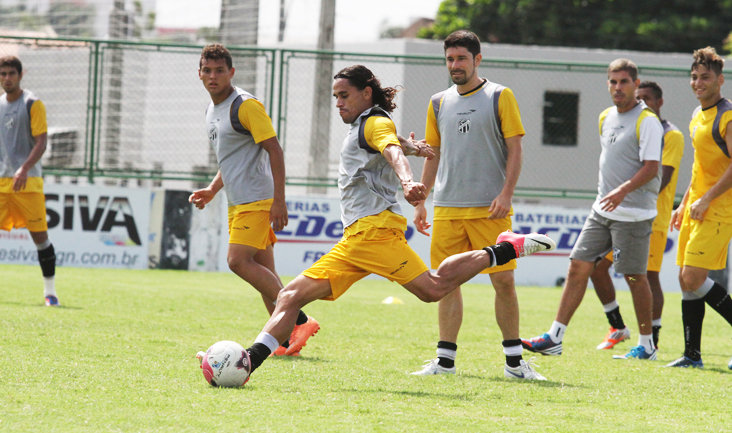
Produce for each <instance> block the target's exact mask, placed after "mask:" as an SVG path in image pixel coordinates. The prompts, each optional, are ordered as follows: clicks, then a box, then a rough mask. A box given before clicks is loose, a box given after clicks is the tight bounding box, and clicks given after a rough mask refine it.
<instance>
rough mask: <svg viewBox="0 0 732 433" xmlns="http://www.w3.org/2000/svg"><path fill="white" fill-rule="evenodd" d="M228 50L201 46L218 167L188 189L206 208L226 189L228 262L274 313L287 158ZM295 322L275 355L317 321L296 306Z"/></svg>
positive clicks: (291, 347)
mask: <svg viewBox="0 0 732 433" xmlns="http://www.w3.org/2000/svg"><path fill="white" fill-rule="evenodd" d="M234 73H235V69H234V67H233V63H232V59H231V54H230V53H229V51H228V50H227V49H226V48H225V47H224V46H223V45H220V44H211V45H207V46H206V47H204V49H203V52H202V53H201V59H200V63H199V70H198V75H199V77H200V79H201V81H202V82H203V85H204V87H205V88H206V90H208V92H209V94H210V95H211V103H210V104H209V106H208V108H207V109H206V128H207V133H208V138H209V142H210V144H211V147H213V149H214V151H215V152H216V159H217V161H218V164H219V172H218V173H217V174H216V177H215V178H214V180H213V181H212V182H211V184H210V185H209V186H208V187H206V188H204V189H200V190H198V191H194V192H193V194H191V196H190V198H189V201H190V202H191V203H193V204H195V205H196V207H198V208H199V209H203V208H204V207H205V206H206V204H207V203H209V202H210V201H211V200H212V199H213V198H214V196H215V195H216V193H217V192H218V191H219V190H221V188H224V190H225V191H226V199H227V200H228V204H229V251H228V255H227V261H228V263H229V268H230V269H231V270H232V271H233V272H234V273H235V274H237V275H238V276H239V277H241V278H242V279H243V280H244V281H246V282H248V283H249V284H251V285H252V286H253V287H254V288H255V289H257V291H259V293H261V295H262V300H263V301H264V305H265V307H266V308H267V311H268V312H269V313H270V314H272V312H273V311H274V304H275V301H276V300H277V296H278V294H279V293H280V290H281V289H282V287H283V285H282V281H281V280H280V277H279V275H277V271H276V270H275V263H274V250H273V248H274V243H275V242H277V237H276V236H275V233H274V232H275V231H280V230H282V229H283V228H284V227H285V226H286V225H287V204H286V203H285V160H284V156H283V153H282V147H281V146H280V143H279V141H278V140H277V135H276V134H275V131H274V128H273V127H272V120H271V119H270V118H269V116H268V115H267V113H266V112H265V110H264V106H263V105H262V103H261V102H259V101H257V100H256V99H255V98H254V96H252V95H251V94H249V93H247V92H245V91H244V90H242V89H240V88H238V87H234V86H233V85H232V84H231V80H232V78H233V77H234ZM296 324H297V326H296V328H295V329H294V331H293V333H292V335H291V336H290V338H289V339H287V340H285V341H284V342H283V346H282V347H279V348H278V349H277V351H275V352H274V354H275V355H288V356H299V354H300V349H302V347H303V346H305V344H306V342H307V340H308V338H310V337H311V336H312V335H314V334H315V333H316V332H318V329H320V325H319V324H318V322H317V321H316V320H315V319H313V318H312V317H308V316H307V315H306V314H305V313H304V312H302V311H300V312H299V314H298V317H297V322H296Z"/></svg>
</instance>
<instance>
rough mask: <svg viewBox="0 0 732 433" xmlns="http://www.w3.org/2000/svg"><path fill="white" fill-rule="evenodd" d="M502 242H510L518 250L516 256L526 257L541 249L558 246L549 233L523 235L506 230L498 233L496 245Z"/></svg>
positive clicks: (547, 249) (549, 249)
mask: <svg viewBox="0 0 732 433" xmlns="http://www.w3.org/2000/svg"><path fill="white" fill-rule="evenodd" d="M501 242H508V243H509V244H511V246H512V247H513V248H514V249H515V250H516V258H517V259H518V258H521V257H526V256H529V255H531V254H534V253H538V252H539V251H551V250H553V249H555V248H556V247H557V245H556V244H555V243H554V241H553V240H551V239H550V238H549V236H547V235H542V234H539V233H529V234H527V235H522V234H518V233H513V232H510V231H506V232H503V233H501V234H500V235H498V239H496V245H501Z"/></svg>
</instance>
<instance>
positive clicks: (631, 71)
mask: <svg viewBox="0 0 732 433" xmlns="http://www.w3.org/2000/svg"><path fill="white" fill-rule="evenodd" d="M622 71H625V72H627V73H628V75H630V79H631V80H633V81H635V80H637V79H638V67H637V66H636V65H635V63H633V61H632V60H628V59H615V60H613V61H612V63H610V66H608V67H607V76H608V77H609V76H610V72H622Z"/></svg>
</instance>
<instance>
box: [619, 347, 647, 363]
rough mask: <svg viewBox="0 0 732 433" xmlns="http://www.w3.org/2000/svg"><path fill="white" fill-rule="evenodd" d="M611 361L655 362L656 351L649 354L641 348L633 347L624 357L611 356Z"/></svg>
mask: <svg viewBox="0 0 732 433" xmlns="http://www.w3.org/2000/svg"><path fill="white" fill-rule="evenodd" d="M613 359H644V360H648V361H655V360H656V350H655V349H654V350H653V351H652V352H651V353H648V352H647V351H646V348H645V347H643V346H635V347H631V348H630V352H628V353H626V354H625V355H613Z"/></svg>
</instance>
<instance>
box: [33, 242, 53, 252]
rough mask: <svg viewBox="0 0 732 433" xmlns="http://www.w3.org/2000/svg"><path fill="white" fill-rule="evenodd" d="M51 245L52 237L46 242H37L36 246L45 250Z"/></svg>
mask: <svg viewBox="0 0 732 433" xmlns="http://www.w3.org/2000/svg"><path fill="white" fill-rule="evenodd" d="M50 246H51V239H46V240H45V241H44V242H42V243H40V244H36V248H38V251H40V250H45V249H46V248H48V247H50Z"/></svg>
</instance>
